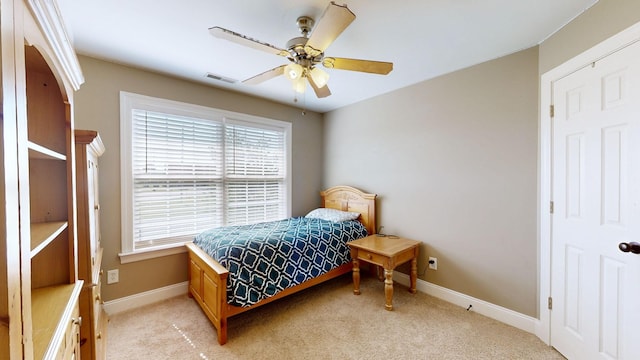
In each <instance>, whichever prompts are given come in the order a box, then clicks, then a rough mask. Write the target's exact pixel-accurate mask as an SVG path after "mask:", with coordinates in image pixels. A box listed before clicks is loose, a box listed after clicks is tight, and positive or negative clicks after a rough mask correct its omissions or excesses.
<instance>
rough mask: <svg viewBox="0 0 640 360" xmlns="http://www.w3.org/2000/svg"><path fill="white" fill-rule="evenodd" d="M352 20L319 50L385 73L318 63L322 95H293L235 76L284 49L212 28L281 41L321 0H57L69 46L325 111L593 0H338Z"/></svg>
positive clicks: (509, 47)
mask: <svg viewBox="0 0 640 360" xmlns="http://www.w3.org/2000/svg"><path fill="white" fill-rule="evenodd" d="M343 1H346V4H347V5H348V7H349V9H350V10H351V11H352V12H354V13H355V14H356V16H357V18H356V20H355V21H354V22H353V23H352V24H351V25H350V26H349V27H348V28H347V29H346V30H345V31H344V32H343V33H342V34H341V35H340V36H339V37H338V38H337V39H336V41H335V42H334V43H333V44H332V45H331V46H329V48H328V49H327V50H326V51H325V54H326V55H327V56H334V57H346V58H356V59H367V60H378V61H390V62H393V63H394V69H393V71H392V72H391V73H390V74H389V75H386V76H384V75H373V74H367V73H359V72H352V71H344V70H326V71H327V72H328V73H329V75H330V79H329V84H328V85H329V88H330V89H331V92H332V95H331V96H329V97H327V98H324V99H317V98H316V97H315V94H314V93H313V91H312V89H311V88H308V90H307V92H306V94H305V95H304V96H302V97H301V98H300V101H299V102H298V103H294V101H293V99H294V91H293V89H292V88H291V85H290V83H289V81H288V80H287V79H286V78H284V77H282V76H281V77H278V78H275V79H272V80H269V81H266V82H264V83H262V84H259V85H245V84H242V83H241V82H236V83H233V84H227V83H224V82H219V81H215V80H211V79H208V78H206V77H205V74H206V73H208V72H211V73H215V74H218V75H222V76H224V77H228V78H232V79H236V80H245V79H247V78H249V77H252V76H254V75H256V74H259V73H261V72H263V71H266V70H269V69H271V68H274V67H276V66H279V65H282V64H286V63H287V59H286V58H283V57H280V56H276V55H272V54H268V53H266V52H262V51H258V50H254V49H251V48H246V47H243V46H241V45H238V44H235V43H231V42H229V41H226V40H223V39H219V38H215V37H213V36H211V35H210V34H209V31H208V29H209V28H210V27H213V26H221V27H224V28H227V29H230V30H233V31H235V32H238V33H241V34H243V35H246V36H249V37H251V38H254V39H257V40H260V41H262V42H267V43H270V44H274V45H275V46H278V47H281V48H285V47H286V46H285V44H286V42H287V41H288V40H289V39H290V38H293V37H296V36H300V33H299V31H298V28H297V25H296V19H297V18H298V17H299V16H301V15H308V16H311V17H313V18H315V19H316V21H317V20H318V19H319V18H320V15H321V14H322V12H323V11H324V9H325V8H326V7H327V5H328V3H329V1H328V0H268V1H267V0H261V1H258V0H251V1H249V0H182V1H177V0H57V2H58V5H59V8H60V10H61V12H62V15H63V17H64V20H65V22H66V25H67V30H68V32H69V35H70V36H71V37H72V39H73V41H74V46H75V48H76V51H77V52H78V53H79V54H82V55H87V56H91V57H95V58H99V59H104V60H108V61H113V62H117V63H121V64H126V65H130V66H134V67H140V68H143V69H147V70H152V71H156V72H160V73H164V74H170V75H174V76H177V77H180V78H185V79H190V80H193V81H197V82H200V83H205V84H210V85H211V86H215V87H222V88H226V89H229V90H233V91H238V92H242V93H247V94H253V95H256V96H259V97H264V98H268V99H271V100H274V101H277V102H281V103H285V104H289V105H293V106H297V107H300V108H303V107H304V108H306V109H309V110H314V111H318V112H326V111H330V110H333V109H337V108H340V107H342V106H346V105H349V104H352V103H355V102H358V101H361V100H364V99H368V98H371V97H374V96H376V95H380V94H384V93H387V92H390V91H393V90H396V89H399V88H402V87H406V86H408V85H411V84H415V83H417V82H421V81H424V80H427V79H430V78H434V77H436V76H439V75H442V74H446V73H449V72H452V71H455V70H459V69H462V68H465V67H468V66H471V65H474V64H478V63H481V62H484V61H487V60H491V59H495V58H498V57H501V56H504V55H507V54H511V53H514V52H517V51H519V50H523V49H526V48H529V47H531V46H534V45H537V44H539V43H540V42H542V41H543V40H544V39H546V38H547V37H548V36H550V35H551V34H553V33H554V32H555V31H557V30H558V29H560V28H561V27H562V26H564V25H565V24H567V23H568V22H569V21H571V20H572V19H573V18H575V17H576V16H578V15H579V14H580V13H582V12H583V11H584V10H586V9H587V8H589V7H590V6H592V5H593V4H595V3H596V2H597V0H404V1H389V0H338V1H336V3H338V4H340V5H342V3H343Z"/></svg>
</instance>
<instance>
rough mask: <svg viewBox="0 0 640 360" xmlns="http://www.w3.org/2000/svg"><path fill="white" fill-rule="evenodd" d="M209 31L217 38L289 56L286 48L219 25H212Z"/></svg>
mask: <svg viewBox="0 0 640 360" xmlns="http://www.w3.org/2000/svg"><path fill="white" fill-rule="evenodd" d="M209 33H210V34H211V35H213V36H215V37H217V38H220V39H225V40H228V41H231V42H234V43H236V44H240V45H243V46H248V47H250V48H253V49H256V50H260V51H266V52H268V53H271V54H275V55H280V56H289V52H288V51H287V50H284V49H280V48H279V47H277V46H273V45H271V44H267V43H265V42H262V41H259V40H256V39H252V38H250V37H248V36H244V35H242V34H239V33H237V32H235V31H231V30H228V29H225V28H221V27H219V26H214V27H212V28H210V29H209Z"/></svg>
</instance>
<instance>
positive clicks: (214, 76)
mask: <svg viewBox="0 0 640 360" xmlns="http://www.w3.org/2000/svg"><path fill="white" fill-rule="evenodd" d="M205 76H206V77H208V78H209V79H213V80H217V81H224V82H226V83H229V84H233V83H236V82H238V80H236V79H231V78H228V77H225V76H222V75H217V74H214V73H207V74H206V75H205Z"/></svg>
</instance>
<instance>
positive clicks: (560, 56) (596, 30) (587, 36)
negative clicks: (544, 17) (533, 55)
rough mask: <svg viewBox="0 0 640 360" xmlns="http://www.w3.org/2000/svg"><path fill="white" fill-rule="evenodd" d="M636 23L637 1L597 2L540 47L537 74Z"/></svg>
mask: <svg viewBox="0 0 640 360" xmlns="http://www.w3.org/2000/svg"><path fill="white" fill-rule="evenodd" d="M638 21H640V1H638V0H600V1H598V2H597V3H596V4H595V5H594V6H592V7H591V8H590V9H589V10H587V11H585V12H584V13H583V14H582V15H580V16H579V17H578V18H576V19H575V20H573V21H572V22H571V23H569V24H568V25H567V26H565V27H563V28H562V29H561V30H560V31H558V32H556V33H555V34H554V35H553V36H551V37H550V38H549V39H547V40H546V41H545V42H543V43H542V44H541V45H540V74H544V73H545V72H547V71H549V70H551V69H553V68H555V67H557V66H558V65H560V64H562V63H563V62H565V61H567V60H569V59H571V58H573V57H575V56H576V55H578V54H580V53H582V52H584V51H585V50H588V49H590V48H591V47H593V46H594V45H596V44H598V43H600V42H602V41H604V40H606V39H607V38H609V37H611V36H613V35H615V34H617V33H619V32H620V31H622V30H624V29H626V28H628V27H629V26H631V25H633V24H635V23H637V22H638Z"/></svg>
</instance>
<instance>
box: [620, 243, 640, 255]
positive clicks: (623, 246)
mask: <svg viewBox="0 0 640 360" xmlns="http://www.w3.org/2000/svg"><path fill="white" fill-rule="evenodd" d="M618 249H620V251H622V252H632V253H634V254H640V243H637V242H634V241H632V242H630V243H620V244H618Z"/></svg>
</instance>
